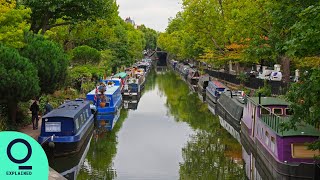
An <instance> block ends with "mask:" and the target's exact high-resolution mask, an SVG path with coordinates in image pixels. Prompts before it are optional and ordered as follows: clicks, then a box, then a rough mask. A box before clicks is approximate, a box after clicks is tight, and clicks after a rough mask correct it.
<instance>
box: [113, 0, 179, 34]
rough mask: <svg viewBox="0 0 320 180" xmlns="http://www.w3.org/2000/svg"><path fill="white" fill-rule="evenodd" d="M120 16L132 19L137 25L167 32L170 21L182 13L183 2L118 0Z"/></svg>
mask: <svg viewBox="0 0 320 180" xmlns="http://www.w3.org/2000/svg"><path fill="white" fill-rule="evenodd" d="M117 4H118V5H119V13H120V16H121V17H122V18H123V19H125V18H126V17H131V19H133V20H134V21H135V23H136V24H137V25H140V24H144V25H146V26H147V27H149V28H152V29H154V30H156V31H160V32H163V31H165V29H166V27H167V25H168V19H169V18H170V17H175V15H176V14H177V12H178V11H181V0H117Z"/></svg>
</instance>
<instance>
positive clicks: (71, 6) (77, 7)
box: [21, 0, 118, 33]
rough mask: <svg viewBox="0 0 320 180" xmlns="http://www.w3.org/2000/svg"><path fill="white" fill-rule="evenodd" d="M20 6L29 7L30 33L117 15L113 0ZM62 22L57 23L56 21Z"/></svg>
mask: <svg viewBox="0 0 320 180" xmlns="http://www.w3.org/2000/svg"><path fill="white" fill-rule="evenodd" d="M21 4H23V5H25V6H27V7H30V8H31V10H32V14H31V28H30V29H31V31H33V32H34V33H38V32H39V31H40V30H41V31H42V33H45V32H46V31H47V30H49V29H51V28H53V27H57V26H62V25H67V24H74V23H77V22H80V21H85V20H88V19H96V18H108V17H111V16H112V15H113V14H114V13H116V14H117V13H118V12H117V10H118V7H117V5H116V2H115V1H114V0H95V1H82V0H68V1H66V0H56V1H50V0H22V1H21ZM60 18H61V19H63V20H64V22H60V23H57V19H60Z"/></svg>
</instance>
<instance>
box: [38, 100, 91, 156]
mask: <svg viewBox="0 0 320 180" xmlns="http://www.w3.org/2000/svg"><path fill="white" fill-rule="evenodd" d="M93 128H94V118H93V114H92V113H91V110H90V102H88V101H84V100H75V101H69V102H66V103H64V104H62V105H61V106H59V107H58V108H57V109H54V110H52V111H51V112H49V113H48V114H46V115H44V116H43V117H42V124H41V132H40V136H39V137H38V142H39V143H40V144H41V145H42V147H43V149H44V150H45V151H46V152H49V153H51V154H53V156H55V157H56V156H66V155H70V154H74V153H77V152H79V151H80V149H81V148H82V147H83V146H85V142H88V139H90V137H91V135H92V132H93Z"/></svg>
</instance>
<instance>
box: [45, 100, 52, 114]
mask: <svg viewBox="0 0 320 180" xmlns="http://www.w3.org/2000/svg"><path fill="white" fill-rule="evenodd" d="M52 109H53V107H52V106H51V104H50V103H49V101H48V100H47V102H46V105H45V106H44V110H45V111H44V114H45V115H46V114H48V113H49V112H50V111H52Z"/></svg>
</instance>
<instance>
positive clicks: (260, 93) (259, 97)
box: [259, 93, 261, 105]
mask: <svg viewBox="0 0 320 180" xmlns="http://www.w3.org/2000/svg"><path fill="white" fill-rule="evenodd" d="M260 104H261V93H259V105H260Z"/></svg>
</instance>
